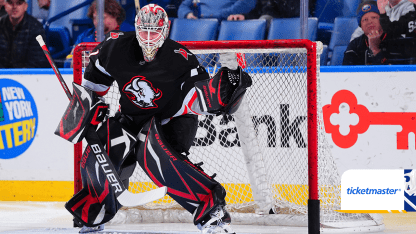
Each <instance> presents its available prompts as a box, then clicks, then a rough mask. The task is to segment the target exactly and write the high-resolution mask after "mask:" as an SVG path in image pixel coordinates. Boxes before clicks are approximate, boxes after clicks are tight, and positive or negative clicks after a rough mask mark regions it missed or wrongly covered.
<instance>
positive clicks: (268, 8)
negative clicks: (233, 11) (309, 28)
mask: <svg viewBox="0 0 416 234" xmlns="http://www.w3.org/2000/svg"><path fill="white" fill-rule="evenodd" d="M315 1H316V0H309V6H310V8H311V6H313V5H314V4H315ZM312 8H313V7H312ZM294 17H300V1H292V0H257V3H256V6H255V7H254V9H253V10H252V11H250V12H249V13H247V14H237V15H230V16H229V17H228V20H245V19H265V20H267V28H269V26H270V21H271V20H272V19H273V18H294Z"/></svg>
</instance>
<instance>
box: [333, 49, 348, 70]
mask: <svg viewBox="0 0 416 234" xmlns="http://www.w3.org/2000/svg"><path fill="white" fill-rule="evenodd" d="M346 49H347V46H335V47H334V50H333V52H332V57H331V61H330V64H329V65H330V66H339V65H342V61H343V60H344V52H345V50H346Z"/></svg>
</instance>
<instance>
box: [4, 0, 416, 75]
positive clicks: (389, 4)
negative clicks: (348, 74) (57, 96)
mask: <svg viewBox="0 0 416 234" xmlns="http://www.w3.org/2000/svg"><path fill="white" fill-rule="evenodd" d="M104 2H105V9H104V33H105V34H107V33H108V32H110V31H112V30H121V31H133V30H134V18H135V15H136V11H135V5H134V0H105V1H104ZM139 2H140V5H141V6H144V5H147V4H149V3H156V4H158V5H160V6H162V7H163V8H164V9H166V11H167V13H168V15H169V19H170V20H171V27H172V26H173V25H174V24H175V22H176V20H178V23H179V19H186V20H200V19H216V20H217V22H218V23H217V25H215V27H218V28H217V29H216V32H215V35H212V37H213V39H214V40H220V35H219V28H220V27H221V26H222V25H223V24H224V22H226V21H241V22H242V23H245V22H249V21H253V20H257V21H259V22H261V23H262V25H263V21H264V25H266V26H262V27H263V28H261V30H263V33H262V34H260V39H299V38H300V33H299V32H298V31H299V28H300V20H299V15H300V8H301V6H300V1H299V0H296V1H293V0H140V1H139ZM415 2H416V0H309V3H308V4H309V17H310V18H309V20H308V22H309V25H308V27H309V30H308V39H310V40H314V41H322V42H323V43H324V44H325V46H324V48H325V49H324V55H325V56H321V65H382V64H384V65H387V64H415V63H416V59H415V58H416V45H415V40H414V38H415V37H416V31H415V30H416V4H415ZM339 3H342V4H339ZM58 4H59V5H58ZM96 5H97V0H73V1H68V2H67V1H65V4H63V2H62V1H61V0H0V68H26V67H27V68H29V67H49V66H48V63H47V61H46V59H45V56H44V55H43V52H42V50H41V49H40V47H39V46H38V45H37V41H36V40H35V37H36V36H37V35H42V36H43V37H44V38H45V40H46V42H47V45H48V47H49V48H50V51H51V53H52V56H53V58H54V60H56V62H57V64H58V66H60V67H63V66H65V67H70V66H71V63H70V61H71V56H72V49H73V48H74V46H76V45H77V44H78V43H81V42H93V41H97V33H96V31H97V30H96V28H97V23H98V21H97V12H96ZM65 11H66V12H65ZM62 12H64V13H62ZM65 17H69V18H66V19H63V18H65ZM73 17H75V18H73ZM68 19H71V20H68ZM63 21H65V22H67V23H66V25H65V24H62V23H60V22H63ZM68 21H69V23H68ZM188 22H189V21H188ZM288 22H291V23H288ZM285 25H292V26H285ZM293 25H298V27H296V26H295V27H293ZM272 26H273V28H272ZM279 26H280V28H279ZM283 26H284V27H286V28H284V30H282V29H281V28H282V27H283ZM224 27H225V26H224ZM273 30H278V31H279V32H275V31H273ZM295 31H296V32H295ZM171 36H172V35H171ZM172 37H173V36H172ZM172 37H171V38H172ZM195 38H196V39H195V40H198V39H197V37H195ZM238 38H242V37H235V38H232V39H238ZM243 38H244V37H243ZM172 39H174V38H172ZM191 39H192V37H191ZM65 60H66V62H64V61H65Z"/></svg>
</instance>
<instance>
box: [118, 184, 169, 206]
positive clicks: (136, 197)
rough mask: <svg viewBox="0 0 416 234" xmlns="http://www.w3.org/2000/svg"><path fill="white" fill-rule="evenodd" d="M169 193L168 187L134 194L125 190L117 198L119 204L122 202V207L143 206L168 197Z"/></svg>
mask: <svg viewBox="0 0 416 234" xmlns="http://www.w3.org/2000/svg"><path fill="white" fill-rule="evenodd" d="M167 191H168V188H167V187H160V188H157V189H153V190H150V191H147V192H144V193H132V192H130V191H128V190H125V191H124V192H122V193H121V194H120V195H119V196H118V197H117V200H118V202H120V204H121V205H122V206H126V207H134V206H141V205H144V204H146V203H149V202H152V201H155V200H159V199H161V198H163V197H164V196H165V195H166V193H167Z"/></svg>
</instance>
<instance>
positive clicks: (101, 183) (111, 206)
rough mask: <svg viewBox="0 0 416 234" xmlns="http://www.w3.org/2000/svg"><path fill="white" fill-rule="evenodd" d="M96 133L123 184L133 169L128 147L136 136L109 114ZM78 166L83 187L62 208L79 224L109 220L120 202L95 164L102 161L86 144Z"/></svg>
mask: <svg viewBox="0 0 416 234" xmlns="http://www.w3.org/2000/svg"><path fill="white" fill-rule="evenodd" d="M97 135H98V137H99V139H100V141H101V143H102V144H103V145H104V146H106V147H105V148H106V149H107V154H108V155H109V156H110V159H111V162H112V163H113V165H114V167H115V169H116V170H117V172H118V174H120V175H121V176H120V177H121V179H122V180H123V183H124V185H126V184H127V185H128V178H129V177H130V175H131V173H133V172H132V170H131V163H130V161H131V160H130V159H134V160H135V157H134V152H131V149H132V148H134V146H135V143H136V138H135V137H134V136H133V135H132V134H131V133H130V132H129V131H128V130H127V129H125V128H124V127H123V126H122V125H121V124H120V123H119V121H118V119H116V118H110V119H108V121H106V122H105V123H103V125H102V126H101V127H100V128H99V129H98V131H97ZM130 155H131V157H129V156H130ZM127 161H128V163H126V162H127ZM134 162H135V161H134ZM80 166H81V178H82V184H83V189H82V190H81V191H80V192H78V193H77V194H76V195H75V196H74V197H72V198H71V200H69V201H68V202H67V203H66V204H65V208H66V209H67V210H68V211H69V212H70V213H71V214H72V215H73V216H74V217H75V221H76V222H77V223H78V224H80V225H81V226H84V225H85V226H87V227H95V226H98V225H100V224H103V223H106V222H108V221H109V220H111V219H112V218H113V217H114V215H115V214H116V213H117V211H118V210H119V209H120V208H121V205H120V203H119V202H118V201H117V200H116V197H115V194H114V189H115V187H113V185H112V184H111V183H110V182H109V179H110V180H111V177H110V178H108V176H109V175H108V174H104V173H103V172H102V171H101V170H99V168H98V167H99V166H105V164H104V165H101V164H99V163H98V161H97V158H96V156H95V155H94V153H93V152H92V149H91V146H89V145H88V146H87V148H86V149H85V151H84V154H83V156H82V158H81V165H80ZM133 169H134V168H133ZM104 170H105V167H104ZM110 176H111V175H110Z"/></svg>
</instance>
